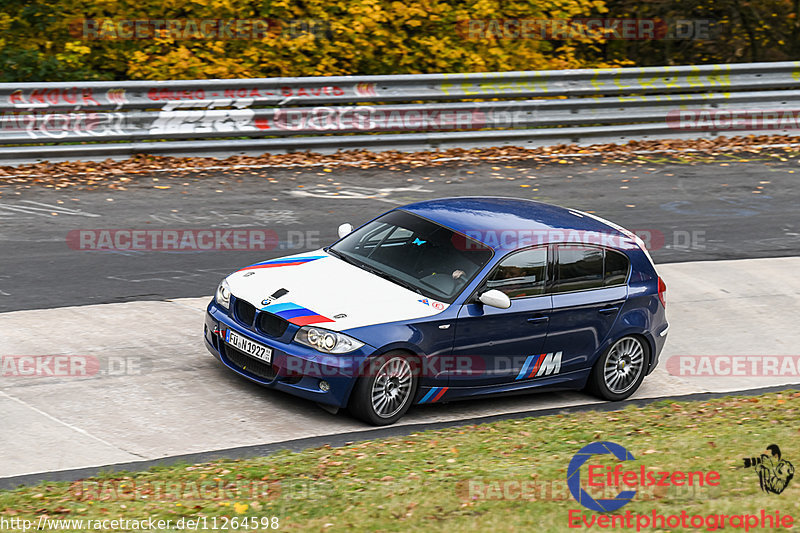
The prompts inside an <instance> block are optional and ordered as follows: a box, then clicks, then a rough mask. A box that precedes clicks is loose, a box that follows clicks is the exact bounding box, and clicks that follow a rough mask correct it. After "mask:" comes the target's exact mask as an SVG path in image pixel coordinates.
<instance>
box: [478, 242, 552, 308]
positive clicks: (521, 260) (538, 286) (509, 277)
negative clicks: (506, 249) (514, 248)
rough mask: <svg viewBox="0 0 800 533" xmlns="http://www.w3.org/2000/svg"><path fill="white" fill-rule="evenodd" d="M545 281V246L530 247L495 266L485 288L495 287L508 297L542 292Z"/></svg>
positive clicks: (522, 296)
mask: <svg viewBox="0 0 800 533" xmlns="http://www.w3.org/2000/svg"><path fill="white" fill-rule="evenodd" d="M546 282H547V248H546V247H541V248H531V249H529V250H523V251H521V252H517V253H514V254H512V255H510V256H509V257H507V258H505V259H503V260H502V261H501V262H500V264H499V265H498V266H497V267H495V269H494V272H492V274H491V276H489V279H488V280H486V288H487V289H497V290H499V291H502V292H504V293H506V294H507V295H508V297H509V298H512V299H513V298H525V297H527V296H538V295H540V294H544V291H545V284H546Z"/></svg>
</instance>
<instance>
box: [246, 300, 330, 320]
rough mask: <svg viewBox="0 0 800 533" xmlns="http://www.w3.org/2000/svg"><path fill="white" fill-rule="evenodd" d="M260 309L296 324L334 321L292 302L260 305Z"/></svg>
mask: <svg viewBox="0 0 800 533" xmlns="http://www.w3.org/2000/svg"><path fill="white" fill-rule="evenodd" d="M261 310H262V311H267V312H268V313H272V314H273V315H278V316H279V317H281V318H283V319H284V320H287V321H289V322H290V323H292V324H294V325H296V326H306V325H308V324H319V323H321V322H335V320H333V319H330V318H328V317H326V316H322V315H320V314H317V313H315V312H314V311H312V310H311V309H306V308H305V307H303V306H302V305H297V304H296V303H292V302H283V303H279V304H274V305H267V306H264V307H262V308H261Z"/></svg>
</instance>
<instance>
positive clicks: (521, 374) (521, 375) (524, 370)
mask: <svg viewBox="0 0 800 533" xmlns="http://www.w3.org/2000/svg"><path fill="white" fill-rule="evenodd" d="M534 357H536V356H535V355H529V356H528V357H526V358H525V364H524V365H522V369H521V370H520V371H519V374H517V377H516V378H515V379H522V378H524V377H525V374H527V373H528V367H530V366H531V363H532V362H533V359H534Z"/></svg>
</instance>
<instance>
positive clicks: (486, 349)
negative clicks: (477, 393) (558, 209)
mask: <svg viewBox="0 0 800 533" xmlns="http://www.w3.org/2000/svg"><path fill="white" fill-rule="evenodd" d="M547 257H548V250H547V247H546V246H540V247H536V248H529V249H526V250H522V251H517V252H512V253H511V254H509V255H508V256H506V257H505V258H503V260H502V261H500V263H499V264H498V265H497V266H496V267H495V268H494V269H492V272H491V273H490V274H489V275H488V276H487V278H486V280H485V281H484V283H483V284H482V285H481V286H480V288H479V289H478V291H476V296H477V294H480V293H481V292H484V291H486V290H489V289H497V290H500V291H503V292H504V293H506V295H508V297H509V298H510V299H511V307H510V308H508V309H497V308H495V307H490V306H488V305H484V304H482V303H480V302H477V301H476V300H475V299H473V300H472V301H470V302H467V303H465V304H464V305H463V306H462V307H461V309H460V310H459V313H458V319H457V320H456V332H455V341H454V346H453V355H454V356H455V357H454V359H455V365H453V367H454V368H453V370H452V371H451V372H449V383H450V386H451V387H476V386H485V385H495V384H501V383H512V382H515V381H519V380H526V379H532V377H534V375H535V373H536V369H535V366H536V365H535V360H534V356H536V357H538V355H539V354H540V353H541V349H542V346H543V345H544V342H545V338H546V336H547V329H548V321H549V318H548V317H549V313H550V308H551V298H550V296H549V295H547V294H545V290H546V287H547V272H548V268H547V264H548V260H547Z"/></svg>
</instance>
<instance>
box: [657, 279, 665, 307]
mask: <svg viewBox="0 0 800 533" xmlns="http://www.w3.org/2000/svg"><path fill="white" fill-rule="evenodd" d="M658 299H659V300H661V305H663V306H664V309H666V308H667V284H666V283H664V280H663V279H661V278H658Z"/></svg>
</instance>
